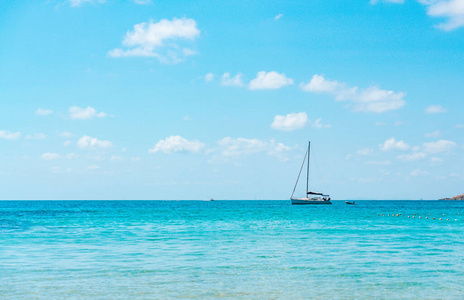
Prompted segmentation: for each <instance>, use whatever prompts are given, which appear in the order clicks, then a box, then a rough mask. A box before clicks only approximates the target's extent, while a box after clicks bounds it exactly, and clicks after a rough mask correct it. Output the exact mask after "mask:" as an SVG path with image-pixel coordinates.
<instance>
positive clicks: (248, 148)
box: [218, 137, 291, 161]
mask: <svg viewBox="0 0 464 300" xmlns="http://www.w3.org/2000/svg"><path fill="white" fill-rule="evenodd" d="M218 145H219V152H220V154H221V155H222V156H224V157H227V158H238V157H242V156H248V155H252V154H255V153H260V152H266V153H267V154H268V155H270V156H276V157H278V158H279V159H281V160H284V161H285V160H288V158H287V157H286V156H285V154H286V152H288V151H290V150H291V148H290V147H288V146H285V145H284V144H282V143H277V142H275V140H273V139H272V140H270V141H269V142H266V141H262V140H259V139H246V138H242V137H239V138H236V139H234V138H231V137H225V138H223V139H222V140H220V141H218Z"/></svg>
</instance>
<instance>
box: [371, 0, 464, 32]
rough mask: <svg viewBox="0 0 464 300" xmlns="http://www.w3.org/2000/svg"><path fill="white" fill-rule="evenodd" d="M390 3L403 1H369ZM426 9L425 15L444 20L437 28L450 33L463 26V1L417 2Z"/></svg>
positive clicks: (402, 0) (428, 0) (429, 0)
mask: <svg viewBox="0 0 464 300" xmlns="http://www.w3.org/2000/svg"><path fill="white" fill-rule="evenodd" d="M378 2H391V3H400V4H403V3H404V2H405V1H404V0H371V1H370V3H371V4H377V3H378ZM417 2H419V3H421V4H423V5H425V6H426V7H427V15H429V16H431V17H436V18H443V19H445V21H444V22H442V23H440V24H438V25H437V27H438V28H440V29H443V30H445V31H450V30H453V29H456V28H459V27H463V26H464V0H417Z"/></svg>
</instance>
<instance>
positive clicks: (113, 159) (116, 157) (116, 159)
mask: <svg viewBox="0 0 464 300" xmlns="http://www.w3.org/2000/svg"><path fill="white" fill-rule="evenodd" d="M110 159H111V160H112V161H123V159H122V157H121V156H118V155H113V156H111V158H110Z"/></svg>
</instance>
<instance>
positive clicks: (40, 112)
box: [35, 108, 53, 116]
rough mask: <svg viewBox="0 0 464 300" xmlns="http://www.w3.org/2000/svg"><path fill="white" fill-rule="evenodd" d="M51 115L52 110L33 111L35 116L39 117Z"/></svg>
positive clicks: (40, 109)
mask: <svg viewBox="0 0 464 300" xmlns="http://www.w3.org/2000/svg"><path fill="white" fill-rule="evenodd" d="M52 113H53V110H51V109H43V108H39V109H37V110H36V111H35V114H36V115H39V116H47V115H51V114H52Z"/></svg>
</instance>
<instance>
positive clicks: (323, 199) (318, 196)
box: [290, 142, 332, 205]
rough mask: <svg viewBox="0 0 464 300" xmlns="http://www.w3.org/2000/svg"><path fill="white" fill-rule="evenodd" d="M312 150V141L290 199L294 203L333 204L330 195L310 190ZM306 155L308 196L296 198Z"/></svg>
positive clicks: (309, 143)
mask: <svg viewBox="0 0 464 300" xmlns="http://www.w3.org/2000/svg"><path fill="white" fill-rule="evenodd" d="M310 152H311V142H308V150H306V154H305V157H304V159H303V163H302V164H301V168H300V173H298V178H297V179H296V183H295V187H294V188H293V193H292V196H291V197H290V200H291V201H292V204H293V205H296V204H332V202H330V196H329V195H324V194H323V193H316V192H311V191H310V190H309V156H310ZM306 157H307V158H308V164H307V168H306V195H305V196H306V198H295V197H293V195H294V194H295V190H296V187H297V185H298V180H299V179H300V175H301V171H302V170H303V166H304V163H305V161H306Z"/></svg>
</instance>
